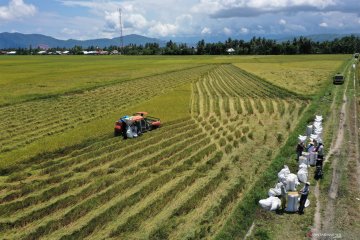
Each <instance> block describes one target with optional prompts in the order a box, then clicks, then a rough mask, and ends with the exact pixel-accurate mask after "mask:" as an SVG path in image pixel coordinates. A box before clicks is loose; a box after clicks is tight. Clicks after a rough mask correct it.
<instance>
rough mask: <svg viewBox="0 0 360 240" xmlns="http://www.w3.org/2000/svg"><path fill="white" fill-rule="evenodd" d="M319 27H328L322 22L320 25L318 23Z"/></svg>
mask: <svg viewBox="0 0 360 240" xmlns="http://www.w3.org/2000/svg"><path fill="white" fill-rule="evenodd" d="M319 26H320V27H325V28H326V27H328V24H327V23H326V22H322V23H320V24H319Z"/></svg>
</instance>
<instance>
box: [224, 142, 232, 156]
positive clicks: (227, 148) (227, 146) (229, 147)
mask: <svg viewBox="0 0 360 240" xmlns="http://www.w3.org/2000/svg"><path fill="white" fill-rule="evenodd" d="M232 149H233V147H232V146H231V145H230V144H227V145H226V147H225V152H226V153H227V154H229V153H231V151H232Z"/></svg>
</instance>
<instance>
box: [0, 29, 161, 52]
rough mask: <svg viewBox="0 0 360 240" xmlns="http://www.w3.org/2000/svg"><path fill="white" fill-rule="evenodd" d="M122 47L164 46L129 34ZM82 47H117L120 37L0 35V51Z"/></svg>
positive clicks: (6, 33)
mask: <svg viewBox="0 0 360 240" xmlns="http://www.w3.org/2000/svg"><path fill="white" fill-rule="evenodd" d="M123 41H124V46H126V45H129V44H136V45H140V44H142V45H145V44H146V43H158V44H159V45H160V46H164V45H165V41H163V40H159V39H156V38H148V37H144V36H140V35H136V34H131V35H127V36H124V37H123ZM75 45H76V46H82V47H83V48H87V47H90V46H98V47H101V48H104V47H108V46H111V45H113V46H114V45H115V46H119V45H120V37H117V38H112V39H108V38H101V39H93V40H84V41H81V40H74V39H69V40H59V39H56V38H53V37H49V36H45V35H41V34H22V33H8V32H4V33H0V49H9V48H29V47H30V46H31V47H32V48H37V47H38V46H48V47H50V48H52V47H65V48H72V47H74V46H75Z"/></svg>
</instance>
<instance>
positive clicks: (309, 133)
mask: <svg viewBox="0 0 360 240" xmlns="http://www.w3.org/2000/svg"><path fill="white" fill-rule="evenodd" d="M322 120H323V117H322V116H319V115H316V116H315V121H314V123H313V124H312V125H308V126H307V127H306V135H305V136H303V135H299V137H298V139H299V141H300V142H305V141H306V140H307V139H308V138H309V139H310V140H316V141H317V142H322V133H323V127H322Z"/></svg>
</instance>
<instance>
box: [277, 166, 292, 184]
mask: <svg viewBox="0 0 360 240" xmlns="http://www.w3.org/2000/svg"><path fill="white" fill-rule="evenodd" d="M289 174H290V170H289V167H288V166H286V165H284V168H283V169H281V171H280V172H279V173H278V178H279V182H282V183H285V182H286V178H287V176H288V175H289Z"/></svg>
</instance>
